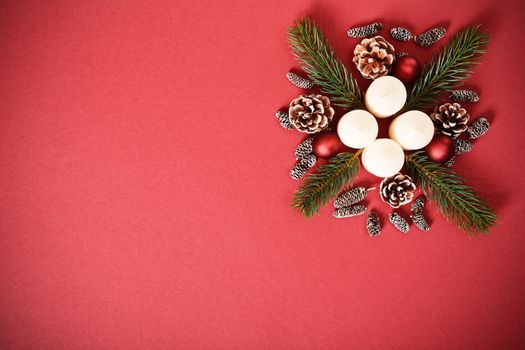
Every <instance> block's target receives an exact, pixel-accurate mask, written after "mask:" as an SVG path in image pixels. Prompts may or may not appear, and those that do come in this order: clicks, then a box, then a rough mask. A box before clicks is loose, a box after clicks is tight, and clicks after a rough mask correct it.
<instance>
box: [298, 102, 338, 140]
mask: <svg viewBox="0 0 525 350" xmlns="http://www.w3.org/2000/svg"><path fill="white" fill-rule="evenodd" d="M334 113H335V112H334V109H333V108H332V107H330V99H329V98H328V97H326V96H323V95H301V96H299V97H297V98H296V99H295V100H293V101H292V102H290V110H289V114H290V121H291V122H292V124H293V126H295V128H296V129H297V130H299V131H301V132H306V133H308V134H314V133H316V132H319V131H321V130H323V129H326V127H327V126H328V124H329V123H330V122H331V121H332V118H333V117H334Z"/></svg>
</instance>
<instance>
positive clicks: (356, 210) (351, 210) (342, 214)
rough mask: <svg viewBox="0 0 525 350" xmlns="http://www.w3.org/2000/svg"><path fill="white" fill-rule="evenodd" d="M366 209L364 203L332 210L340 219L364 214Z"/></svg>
mask: <svg viewBox="0 0 525 350" xmlns="http://www.w3.org/2000/svg"><path fill="white" fill-rule="evenodd" d="M365 211H366V207H365V206H364V205H354V206H352V207H344V208H339V209H336V210H334V211H333V212H332V215H333V216H334V217H336V218H338V219H342V218H349V217H352V216H358V215H362V214H364V213H365Z"/></svg>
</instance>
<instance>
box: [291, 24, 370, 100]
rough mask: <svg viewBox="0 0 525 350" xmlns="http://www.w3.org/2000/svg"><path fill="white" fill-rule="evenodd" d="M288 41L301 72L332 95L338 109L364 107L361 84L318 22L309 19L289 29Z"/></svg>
mask: <svg viewBox="0 0 525 350" xmlns="http://www.w3.org/2000/svg"><path fill="white" fill-rule="evenodd" d="M288 41H289V42H290V47H291V49H292V51H293V53H294V56H295V57H296V58H297V60H298V61H299V64H300V66H301V68H302V69H303V70H304V71H305V72H306V74H307V75H308V77H309V78H310V80H312V81H313V82H314V84H315V85H317V86H319V87H320V88H321V91H323V92H324V93H326V94H328V95H331V99H332V102H333V103H334V104H335V105H338V106H340V107H343V108H345V109H354V108H358V107H361V106H362V100H361V92H360V90H359V87H358V86H357V81H355V79H354V78H353V77H352V75H351V74H350V73H349V72H348V70H347V69H346V67H345V65H344V64H343V63H342V62H341V60H340V59H338V58H337V57H336V56H335V54H334V50H333V49H332V48H331V47H330V44H329V43H328V41H327V40H326V39H325V37H324V35H323V33H322V32H321V31H320V30H319V29H318V28H317V26H316V25H315V23H314V22H312V21H311V20H310V19H308V18H303V19H300V20H298V21H297V22H296V24H295V25H294V26H293V27H290V28H289V29H288Z"/></svg>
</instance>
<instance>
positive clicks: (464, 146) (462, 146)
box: [454, 140, 472, 156]
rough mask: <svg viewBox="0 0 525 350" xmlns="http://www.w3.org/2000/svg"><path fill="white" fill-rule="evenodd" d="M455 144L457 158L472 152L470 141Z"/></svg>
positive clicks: (457, 141)
mask: <svg viewBox="0 0 525 350" xmlns="http://www.w3.org/2000/svg"><path fill="white" fill-rule="evenodd" d="M454 144H455V148H454V153H455V155H456V156H457V155H459V154H463V153H468V152H470V151H472V143H471V142H470V141H469V140H454Z"/></svg>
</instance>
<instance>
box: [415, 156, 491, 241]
mask: <svg viewBox="0 0 525 350" xmlns="http://www.w3.org/2000/svg"><path fill="white" fill-rule="evenodd" d="M406 166H407V170H408V172H409V174H410V176H412V177H413V178H414V179H415V180H416V182H417V183H419V185H420V186H421V188H422V190H423V192H424V193H425V195H426V196H427V197H428V198H429V199H430V200H431V201H432V202H435V203H436V207H437V209H438V210H439V211H440V212H441V214H443V216H444V217H445V218H446V219H447V220H449V221H453V222H454V223H455V224H456V225H457V226H458V227H459V228H460V229H462V230H464V231H466V232H467V233H468V234H469V235H470V234H472V233H482V234H487V233H488V230H489V227H490V226H492V225H494V224H495V223H496V214H495V213H494V211H493V210H492V209H491V208H489V207H488V206H487V205H486V204H485V203H484V202H483V201H482V200H481V199H480V198H479V197H478V195H477V193H476V191H475V190H474V189H472V188H471V187H469V186H467V185H466V184H464V182H463V179H462V178H461V177H460V176H459V175H457V174H456V173H455V172H454V170H452V169H451V168H446V167H444V166H442V165H441V164H439V163H435V162H432V161H430V160H429V159H428V158H427V157H426V156H425V155H424V153H423V152H416V153H413V154H412V155H409V156H407V159H406Z"/></svg>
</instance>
